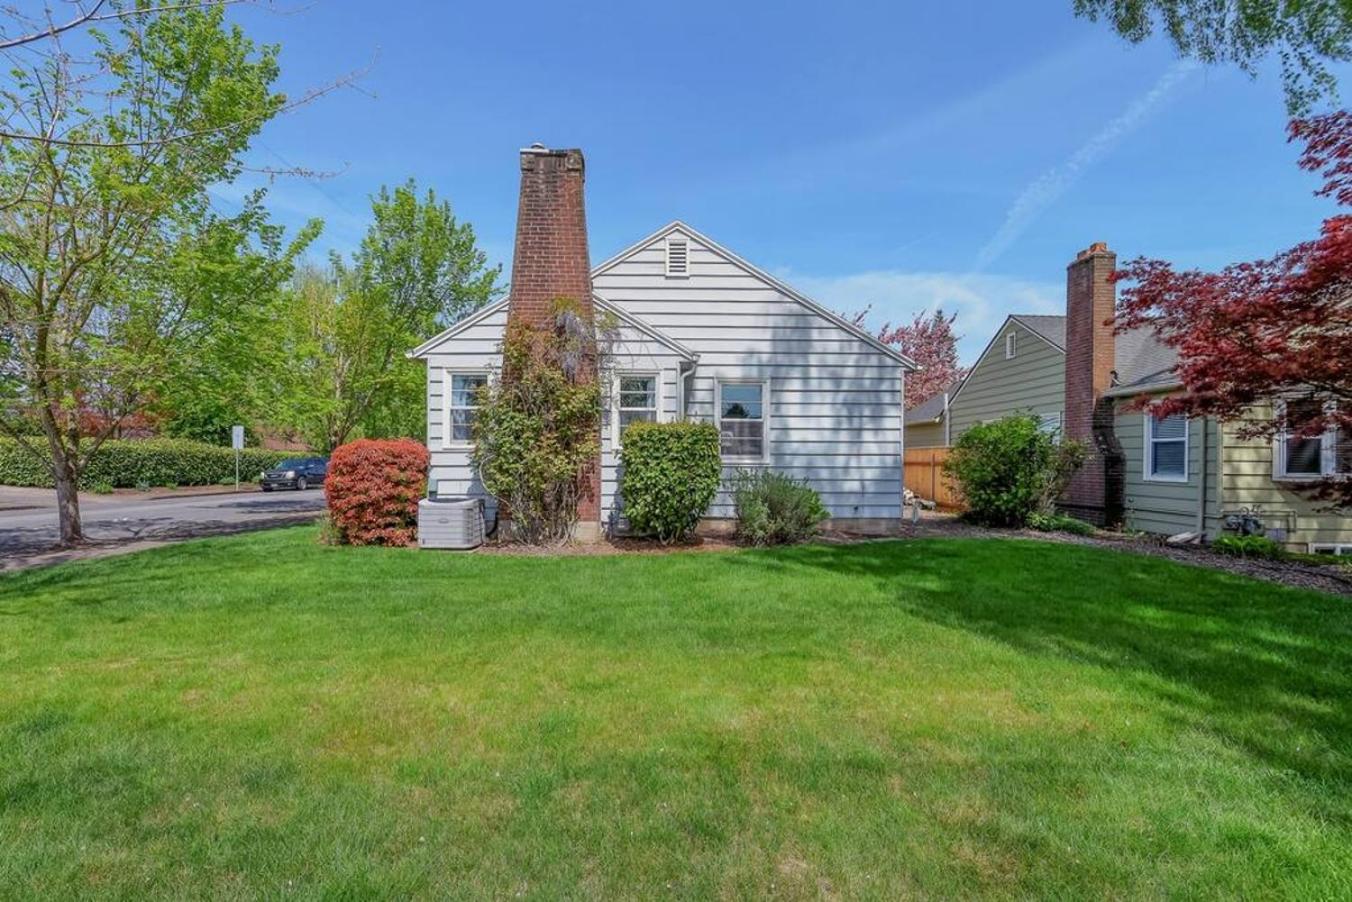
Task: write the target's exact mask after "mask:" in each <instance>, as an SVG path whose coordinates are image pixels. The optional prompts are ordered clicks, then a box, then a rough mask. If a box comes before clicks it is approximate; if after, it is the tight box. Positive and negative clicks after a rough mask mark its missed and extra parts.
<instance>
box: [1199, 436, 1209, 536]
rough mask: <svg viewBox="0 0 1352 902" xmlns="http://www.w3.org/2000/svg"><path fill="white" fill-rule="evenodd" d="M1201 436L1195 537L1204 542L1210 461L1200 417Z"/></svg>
mask: <svg viewBox="0 0 1352 902" xmlns="http://www.w3.org/2000/svg"><path fill="white" fill-rule="evenodd" d="M1201 427H1202V436H1201V441H1199V442H1198V445H1199V446H1200V448H1201V451H1202V465H1201V466H1200V467H1198V469H1197V535H1198V536H1199V537H1200V539H1201V540H1203V541H1205V540H1206V483H1207V480H1206V477H1207V464H1208V463H1209V461H1210V459H1211V455H1210V453H1209V452H1208V451H1207V446H1206V445H1207V435H1206V433H1207V418H1206V417H1202V422H1201Z"/></svg>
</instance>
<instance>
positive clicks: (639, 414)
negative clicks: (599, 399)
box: [615, 374, 657, 440]
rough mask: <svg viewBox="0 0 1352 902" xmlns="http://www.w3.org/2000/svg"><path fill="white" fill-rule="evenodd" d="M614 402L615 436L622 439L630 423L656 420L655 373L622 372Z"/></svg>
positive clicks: (654, 421) (653, 421)
mask: <svg viewBox="0 0 1352 902" xmlns="http://www.w3.org/2000/svg"><path fill="white" fill-rule="evenodd" d="M618 388H619V391H618V392H617V393H616V402H615V413H616V418H615V419H616V423H615V437H616V439H617V440H619V439H622V437H623V435H624V430H625V429H626V428H628V426H629V424H630V423H639V422H643V423H656V422H657V376H656V374H642V375H639V374H623V375H621V376H620V377H619V385H618Z"/></svg>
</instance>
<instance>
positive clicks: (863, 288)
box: [776, 270, 1065, 363]
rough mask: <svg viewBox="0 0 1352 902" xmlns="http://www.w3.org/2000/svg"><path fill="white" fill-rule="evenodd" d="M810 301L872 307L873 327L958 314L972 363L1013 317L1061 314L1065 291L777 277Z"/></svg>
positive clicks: (944, 276) (924, 280) (946, 277)
mask: <svg viewBox="0 0 1352 902" xmlns="http://www.w3.org/2000/svg"><path fill="white" fill-rule="evenodd" d="M776 275H778V276H779V277H781V278H783V279H784V280H785V281H786V282H788V283H789V284H790V285H793V286H794V287H795V288H798V289H799V290H801V291H803V292H804V293H805V294H807V295H808V296H809V297H812V298H814V299H816V300H817V301H819V302H821V303H822V304H825V305H826V306H827V307H830V308H831V309H833V310H838V311H840V312H842V313H847V314H850V313H854V312H855V311H857V310H862V309H864V308H865V307H871V308H872V309H871V312H870V313H869V317H868V318H869V321H870V325H871V326H873V327H877V326H880V325H882V324H883V323H884V322H889V321H890V322H892V323H898V322H901V321H903V320H910V318H911V317H912V316H914V315H915V314H917V313H924V312H930V311H933V310H935V309H938V308H940V307H942V308H943V309H944V311H945V312H946V313H956V314H957V320H956V321H955V327H956V328H957V331H958V334H959V335H960V336H961V337H960V338H959V340H958V354H959V356H960V357H961V358H962V360H963V362H964V363H970V362H972V361H973V360H974V359H976V356H977V355H978V354H980V353H981V349H982V348H984V347H985V346H986V342H987V341H989V340H990V337H991V334H992V333H993V332H994V331H995V328H996V326H998V325H999V324H1000V323H1001V322H1003V321H1004V318H1005V317H1006V316H1008V315H1009V314H1011V313H1061V312H1062V311H1063V310H1064V309H1065V286H1064V285H1063V284H1060V283H1056V282H1035V281H1031V280H1028V279H1019V278H1015V277H1013V276H1003V275H996V274H992V273H956V272H906V271H900V270H877V271H871V272H861V273H854V274H850V275H844V276H805V275H802V274H800V273H794V272H787V271H781V272H778V273H776Z"/></svg>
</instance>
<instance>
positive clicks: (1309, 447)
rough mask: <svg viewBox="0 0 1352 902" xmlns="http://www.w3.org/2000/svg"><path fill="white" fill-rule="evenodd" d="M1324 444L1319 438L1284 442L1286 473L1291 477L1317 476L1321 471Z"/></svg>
mask: <svg viewBox="0 0 1352 902" xmlns="http://www.w3.org/2000/svg"><path fill="white" fill-rule="evenodd" d="M1323 454H1324V442H1323V440H1322V439H1319V438H1289V439H1287V440H1286V472H1287V473H1288V474H1290V475H1293V476H1318V475H1319V474H1320V473H1321V472H1322V471H1323V462H1322V457H1323Z"/></svg>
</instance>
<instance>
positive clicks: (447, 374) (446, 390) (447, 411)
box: [441, 369, 492, 449]
mask: <svg viewBox="0 0 1352 902" xmlns="http://www.w3.org/2000/svg"><path fill="white" fill-rule="evenodd" d="M456 376H483V377H484V383H485V384H487V382H488V380H489V379H491V378H492V375H491V374H490V373H489V371H488V370H482V369H443V370H442V371H441V447H443V448H448V449H461V448H472V447H474V442H473V441H456V440H455V439H454V438H452V437H451V410H452V407H451V398H452V396H453V395H454V393H455V392H454V382H455V377H456ZM455 409H456V410H478V409H479V407H478V405H477V404H476V405H474V406H472V407H457V408H455Z"/></svg>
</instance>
